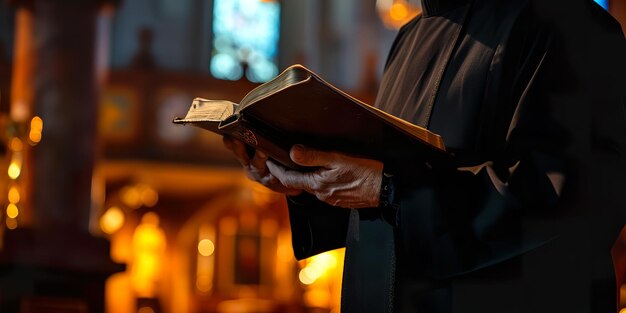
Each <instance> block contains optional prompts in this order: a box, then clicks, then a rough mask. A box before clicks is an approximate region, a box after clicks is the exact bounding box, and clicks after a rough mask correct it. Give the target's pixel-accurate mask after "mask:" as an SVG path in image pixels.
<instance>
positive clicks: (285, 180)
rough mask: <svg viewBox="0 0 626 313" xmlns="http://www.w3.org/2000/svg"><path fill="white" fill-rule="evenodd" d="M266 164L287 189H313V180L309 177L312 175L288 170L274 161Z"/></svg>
mask: <svg viewBox="0 0 626 313" xmlns="http://www.w3.org/2000/svg"><path fill="white" fill-rule="evenodd" d="M266 164H267V168H268V169H269V170H270V173H272V175H274V177H276V178H277V179H278V180H280V182H281V183H282V184H283V185H284V186H285V187H287V188H291V189H304V190H307V191H310V190H311V189H313V188H312V186H311V178H310V177H309V176H310V175H311V174H310V173H301V172H297V171H291V170H287V169H285V168H284V167H282V166H280V165H277V164H276V163H274V162H272V161H267V162H266Z"/></svg>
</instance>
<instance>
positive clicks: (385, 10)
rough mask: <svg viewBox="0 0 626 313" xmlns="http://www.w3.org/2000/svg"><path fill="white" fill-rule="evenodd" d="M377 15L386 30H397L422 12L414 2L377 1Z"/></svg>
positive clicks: (419, 5) (419, 6)
mask: <svg viewBox="0 0 626 313" xmlns="http://www.w3.org/2000/svg"><path fill="white" fill-rule="evenodd" d="M376 9H377V10H378V15H379V16H380V19H381V20H382V21H383V24H384V25H385V27H387V28H391V29H398V28H400V27H401V26H402V25H404V24H406V23H407V22H408V21H410V20H411V19H412V18H414V17H415V16H416V15H417V14H419V13H420V12H422V7H421V4H420V3H419V1H416V0H377V1H376Z"/></svg>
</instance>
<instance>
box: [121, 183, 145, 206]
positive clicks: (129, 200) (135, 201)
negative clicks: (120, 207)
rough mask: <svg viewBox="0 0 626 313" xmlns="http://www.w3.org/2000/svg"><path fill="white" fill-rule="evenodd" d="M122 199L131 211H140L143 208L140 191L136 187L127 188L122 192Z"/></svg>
mask: <svg viewBox="0 0 626 313" xmlns="http://www.w3.org/2000/svg"><path fill="white" fill-rule="evenodd" d="M120 198H121V199H122V202H124V204H126V205H127V206H128V207H129V208H131V209H138V208H139V207H141V195H140V193H139V190H137V188H135V187H131V186H127V187H124V188H122V190H120Z"/></svg>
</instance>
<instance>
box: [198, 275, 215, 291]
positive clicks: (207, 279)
mask: <svg viewBox="0 0 626 313" xmlns="http://www.w3.org/2000/svg"><path fill="white" fill-rule="evenodd" d="M196 288H198V290H199V291H201V292H209V291H211V288H213V283H212V282H211V276H210V275H202V276H198V278H197V279H196Z"/></svg>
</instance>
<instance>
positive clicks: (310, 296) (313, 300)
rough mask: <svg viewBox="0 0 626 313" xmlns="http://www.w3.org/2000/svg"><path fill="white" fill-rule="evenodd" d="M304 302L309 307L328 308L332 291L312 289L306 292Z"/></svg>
mask: <svg viewBox="0 0 626 313" xmlns="http://www.w3.org/2000/svg"><path fill="white" fill-rule="evenodd" d="M304 303H306V304H307V306H309V307H316V308H328V307H329V304H330V293H329V292H328V291H327V290H323V289H312V290H308V291H307V292H305V293H304Z"/></svg>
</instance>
